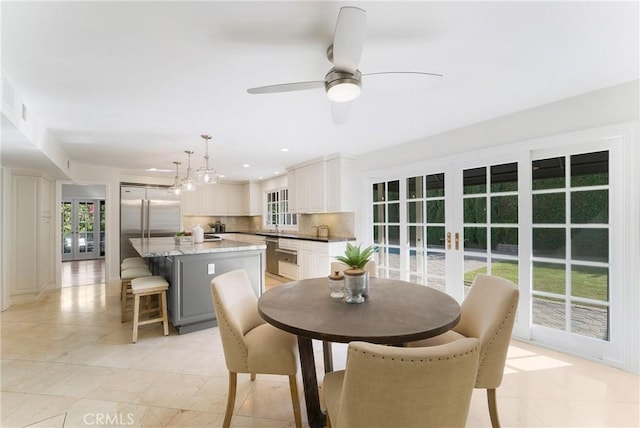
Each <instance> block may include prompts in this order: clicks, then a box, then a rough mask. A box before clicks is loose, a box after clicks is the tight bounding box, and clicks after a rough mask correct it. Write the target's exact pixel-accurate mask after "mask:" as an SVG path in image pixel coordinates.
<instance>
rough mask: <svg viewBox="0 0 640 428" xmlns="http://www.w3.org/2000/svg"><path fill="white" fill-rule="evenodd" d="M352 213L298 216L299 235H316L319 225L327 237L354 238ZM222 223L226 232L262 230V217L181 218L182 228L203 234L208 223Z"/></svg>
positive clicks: (207, 230) (206, 229)
mask: <svg viewBox="0 0 640 428" xmlns="http://www.w3.org/2000/svg"><path fill="white" fill-rule="evenodd" d="M354 218H355V216H354V213H351V212H348V213H330V214H298V231H297V232H296V233H299V234H301V235H316V233H317V227H318V226H319V225H327V226H329V235H331V236H340V237H354V236H355V221H354ZM217 221H220V223H224V224H226V225H227V230H228V231H230V232H234V231H256V230H264V229H265V228H264V225H263V223H262V216H252V217H249V216H218V217H216V216H212V217H208V216H205V217H195V216H187V217H183V218H182V223H183V227H184V229H185V230H189V229H191V228H192V227H194V226H195V225H196V224H199V225H200V226H202V228H203V229H204V230H205V232H209V231H210V227H209V223H216V222H217Z"/></svg>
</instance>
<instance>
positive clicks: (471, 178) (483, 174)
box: [462, 167, 487, 195]
mask: <svg viewBox="0 0 640 428" xmlns="http://www.w3.org/2000/svg"><path fill="white" fill-rule="evenodd" d="M462 177H463V181H464V190H463V192H464V194H465V195H469V194H472V193H486V191H487V168H485V167H482V168H474V169H465V170H464V171H463V173H462Z"/></svg>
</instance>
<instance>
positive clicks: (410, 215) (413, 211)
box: [407, 201, 424, 223]
mask: <svg viewBox="0 0 640 428" xmlns="http://www.w3.org/2000/svg"><path fill="white" fill-rule="evenodd" d="M407 221H408V222H409V223H422V222H423V221H424V214H423V203H422V201H418V202H407Z"/></svg>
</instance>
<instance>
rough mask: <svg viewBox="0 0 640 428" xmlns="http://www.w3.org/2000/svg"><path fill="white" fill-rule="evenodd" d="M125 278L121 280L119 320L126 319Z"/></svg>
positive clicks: (123, 320)
mask: <svg viewBox="0 0 640 428" xmlns="http://www.w3.org/2000/svg"><path fill="white" fill-rule="evenodd" d="M128 282H129V281H127V280H123V281H121V284H122V285H121V289H120V322H126V321H127V288H128V287H129V286H128Z"/></svg>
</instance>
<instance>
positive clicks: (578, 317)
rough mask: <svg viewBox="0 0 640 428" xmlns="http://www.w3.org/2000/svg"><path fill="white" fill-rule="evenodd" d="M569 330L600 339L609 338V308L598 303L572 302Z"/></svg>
mask: <svg viewBox="0 0 640 428" xmlns="http://www.w3.org/2000/svg"><path fill="white" fill-rule="evenodd" d="M571 332H572V333H575V334H580V335H582V336H587V337H593V338H596V339H600V340H609V308H608V307H606V306H600V305H590V304H585V303H573V304H572V305H571Z"/></svg>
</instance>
